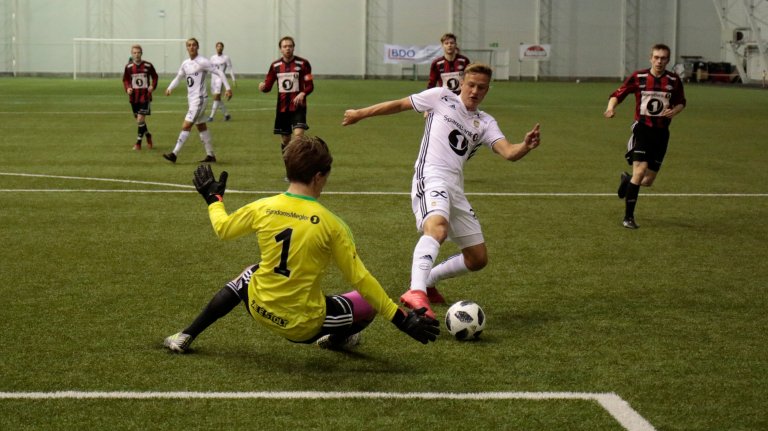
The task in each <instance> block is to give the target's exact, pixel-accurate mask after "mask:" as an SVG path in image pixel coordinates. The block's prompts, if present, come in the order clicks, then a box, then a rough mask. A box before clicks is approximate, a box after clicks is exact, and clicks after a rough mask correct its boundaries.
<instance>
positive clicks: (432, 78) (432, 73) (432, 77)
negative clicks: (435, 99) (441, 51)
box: [427, 61, 440, 88]
mask: <svg viewBox="0 0 768 431" xmlns="http://www.w3.org/2000/svg"><path fill="white" fill-rule="evenodd" d="M439 78H440V73H438V71H437V63H435V62H434V61H433V62H432V65H431V66H430V67H429V82H427V88H434V87H437V80H438V79H439Z"/></svg>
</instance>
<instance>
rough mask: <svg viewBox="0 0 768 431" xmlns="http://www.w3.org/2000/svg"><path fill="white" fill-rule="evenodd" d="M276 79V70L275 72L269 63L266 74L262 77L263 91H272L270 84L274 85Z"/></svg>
mask: <svg viewBox="0 0 768 431" xmlns="http://www.w3.org/2000/svg"><path fill="white" fill-rule="evenodd" d="M276 80H277V72H275V69H274V68H273V67H272V65H271V64H270V65H269V70H267V76H265V77H264V93H269V92H270V91H272V85H274V83H275V81H276Z"/></svg>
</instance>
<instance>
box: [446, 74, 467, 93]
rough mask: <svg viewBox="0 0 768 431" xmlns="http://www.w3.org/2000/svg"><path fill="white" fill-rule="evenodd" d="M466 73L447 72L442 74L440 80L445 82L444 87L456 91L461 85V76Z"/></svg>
mask: <svg viewBox="0 0 768 431" xmlns="http://www.w3.org/2000/svg"><path fill="white" fill-rule="evenodd" d="M463 74H464V72H446V73H441V74H440V79H442V80H443V87H445V88H447V89H449V90H451V91H456V90H458V89H459V86H460V85H461V76H462V75H463Z"/></svg>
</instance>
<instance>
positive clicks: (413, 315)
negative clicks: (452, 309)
mask: <svg viewBox="0 0 768 431" xmlns="http://www.w3.org/2000/svg"><path fill="white" fill-rule="evenodd" d="M426 312H427V309H426V308H425V307H422V308H419V309H418V310H414V311H411V312H409V313H407V314H406V312H405V310H403V309H398V310H397V313H395V317H393V318H392V323H394V324H395V325H396V326H397V327H398V328H399V329H400V330H401V331H403V332H405V333H406V334H408V335H410V336H411V337H412V338H413V339H415V340H416V341H418V342H420V343H421V344H427V343H428V342H430V341H435V340H436V339H437V336H438V335H440V328H438V325H439V323H438V322H437V320H435V319H433V318H431V317H427V316H425V315H424V313H426Z"/></svg>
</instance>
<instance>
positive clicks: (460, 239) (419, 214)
mask: <svg viewBox="0 0 768 431" xmlns="http://www.w3.org/2000/svg"><path fill="white" fill-rule="evenodd" d="M411 205H412V206H413V215H414V216H416V229H418V231H419V232H422V231H423V230H424V228H423V226H424V221H425V220H426V219H427V218H429V217H430V216H432V215H441V216H443V217H445V218H446V220H448V239H449V240H451V241H453V242H454V243H456V245H457V246H459V248H461V249H465V248H467V247H471V246H473V245H478V244H482V243H484V242H485V239H484V238H483V231H482V229H481V228H480V221H479V220H478V219H477V217H475V211H474V210H473V209H472V206H471V205H470V204H469V201H468V200H467V197H466V196H464V192H463V191H461V190H458V189H457V188H451V187H448V186H446V185H445V184H441V183H433V184H426V185H425V186H424V191H423V192H419V191H418V190H417V187H416V186H415V185H414V190H413V191H412V192H411Z"/></svg>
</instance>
